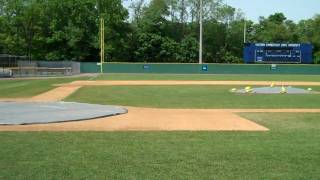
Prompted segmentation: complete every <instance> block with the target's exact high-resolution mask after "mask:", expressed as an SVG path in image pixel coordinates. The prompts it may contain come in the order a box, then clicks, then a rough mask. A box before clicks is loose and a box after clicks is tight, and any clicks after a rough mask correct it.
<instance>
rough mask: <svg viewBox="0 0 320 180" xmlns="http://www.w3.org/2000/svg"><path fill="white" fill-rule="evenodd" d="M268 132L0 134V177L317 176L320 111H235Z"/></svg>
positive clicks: (304, 177) (315, 177)
mask: <svg viewBox="0 0 320 180" xmlns="http://www.w3.org/2000/svg"><path fill="white" fill-rule="evenodd" d="M242 115H243V116H245V117H247V118H249V119H255V120H256V121H257V122H258V123H260V124H262V125H264V126H266V127H268V128H270V129H271V130H270V131H269V132H65V133H62V132H50V133H49V132H37V133H35V132H34V133H32V132H29V133H17V132H13V133H7V132H2V133H0V142H1V143H0V167H1V168H0V179H35V180H36V179H318V178H319V176H320V169H319V167H320V151H319V149H320V141H319V139H320V133H319V130H320V121H319V119H320V114H312V113H310V114H288V113H272V114H271V113H250V114H242Z"/></svg>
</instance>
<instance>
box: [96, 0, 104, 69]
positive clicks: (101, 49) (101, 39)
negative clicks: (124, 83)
mask: <svg viewBox="0 0 320 180" xmlns="http://www.w3.org/2000/svg"><path fill="white" fill-rule="evenodd" d="M97 8H98V14H99V18H100V23H99V24H100V27H99V39H100V73H103V63H104V18H103V17H102V12H101V0H98V1H97Z"/></svg>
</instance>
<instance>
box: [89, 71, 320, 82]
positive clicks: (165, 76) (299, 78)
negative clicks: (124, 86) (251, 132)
mask: <svg viewBox="0 0 320 180" xmlns="http://www.w3.org/2000/svg"><path fill="white" fill-rule="evenodd" d="M94 80H203V81H205V80H214V81H311V82H312V81H314V82H319V81H320V75H270V74H269V75H252V74H247V75H246V74H233V75H228V74H211V75H197V74H192V75H191V74H189V75H187V74H185V75H179V74H112V73H110V74H104V75H100V76H98V77H96V78H94Z"/></svg>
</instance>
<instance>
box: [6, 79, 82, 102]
mask: <svg viewBox="0 0 320 180" xmlns="http://www.w3.org/2000/svg"><path fill="white" fill-rule="evenodd" d="M84 79H88V78H87V77H81V78H48V79H18V80H15V79H10V80H0V98H20V97H31V96H34V95H38V94H41V93H43V92H46V91H49V90H51V89H53V88H55V86H53V85H54V84H61V83H68V82H72V81H76V80H84Z"/></svg>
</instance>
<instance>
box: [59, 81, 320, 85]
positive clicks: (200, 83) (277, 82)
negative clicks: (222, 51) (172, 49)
mask: <svg viewBox="0 0 320 180" xmlns="http://www.w3.org/2000/svg"><path fill="white" fill-rule="evenodd" d="M271 83H275V85H279V86H281V85H286V86H320V82H281V81H74V82H72V83H69V84H64V86H130V85H131V86H132V85H245V86H246V85H258V86H270V84H271Z"/></svg>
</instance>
